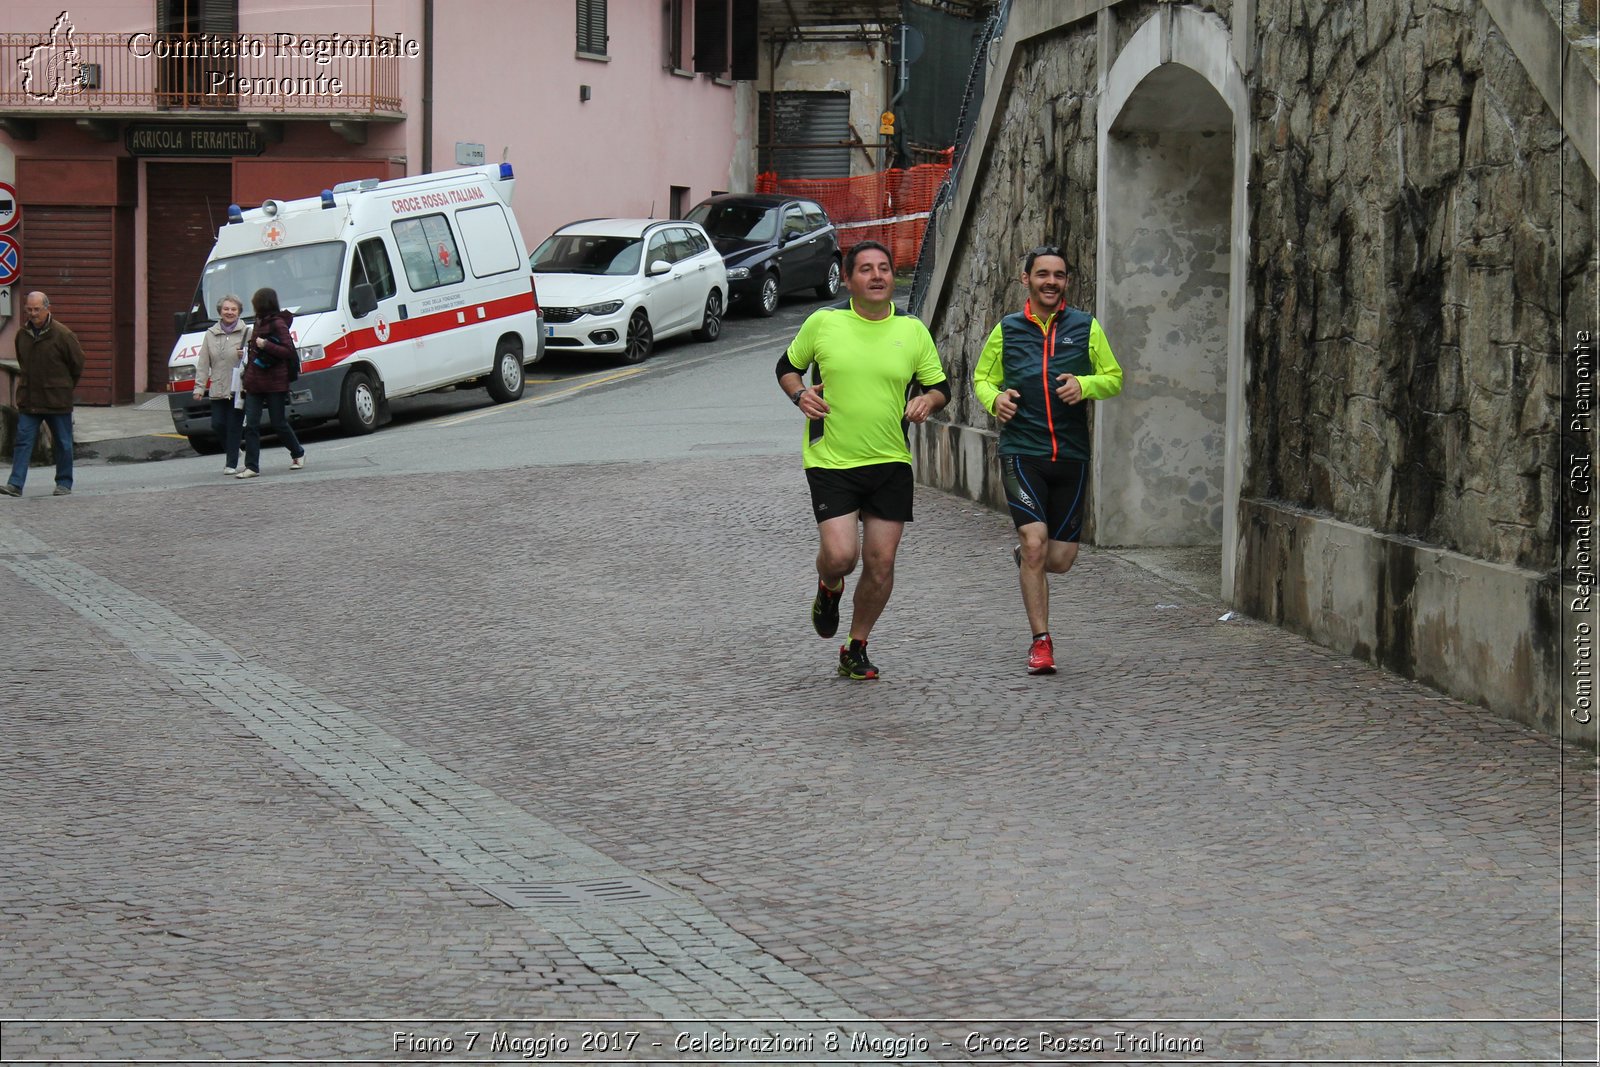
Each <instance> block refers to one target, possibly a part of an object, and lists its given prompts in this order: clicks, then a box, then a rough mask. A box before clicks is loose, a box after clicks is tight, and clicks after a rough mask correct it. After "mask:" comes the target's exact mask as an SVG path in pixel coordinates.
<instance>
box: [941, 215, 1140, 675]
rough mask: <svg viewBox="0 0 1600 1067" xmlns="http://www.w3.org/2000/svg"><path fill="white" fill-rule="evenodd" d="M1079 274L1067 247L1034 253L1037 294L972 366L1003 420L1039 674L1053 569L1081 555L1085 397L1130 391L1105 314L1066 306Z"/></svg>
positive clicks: (1003, 459) (978, 386) (1049, 650)
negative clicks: (1071, 267)
mask: <svg viewBox="0 0 1600 1067" xmlns="http://www.w3.org/2000/svg"><path fill="white" fill-rule="evenodd" d="M1070 278H1071V274H1070V272H1069V271H1068V269H1067V261H1066V259H1065V257H1064V256H1063V255H1062V253H1061V249H1059V248H1057V247H1055V246H1054V245H1049V246H1045V247H1041V248H1035V249H1034V250H1033V251H1031V252H1029V253H1028V254H1027V256H1026V257H1024V259H1023V261H1022V284H1023V285H1024V286H1025V287H1026V288H1027V290H1028V301H1027V303H1026V304H1024V305H1023V307H1022V310H1021V311H1017V312H1013V313H1011V314H1010V315H1007V316H1006V317H1005V318H1003V319H1001V320H1000V324H999V325H998V326H996V327H995V328H994V330H993V331H992V332H991V333H990V334H989V339H988V340H987V341H986V342H984V346H983V354H982V355H981V356H979V357H978V363H977V366H976V367H974V368H973V372H972V390H973V392H974V393H975V394H977V397H978V400H979V402H980V403H982V404H983V406H984V408H985V409H986V410H988V411H989V413H990V414H992V415H993V416H994V417H995V418H997V419H999V420H1000V447H999V453H1000V473H1001V475H1002V477H1003V479H1004V481H1005V486H1006V503H1007V504H1008V505H1009V506H1010V509H1011V521H1012V523H1013V524H1015V526H1016V528H1017V540H1018V542H1019V543H1018V545H1017V550H1016V560H1017V566H1018V568H1019V571H1020V579H1019V580H1020V582H1021V585H1022V606H1023V608H1024V609H1025V610H1026V611H1027V614H1028V625H1029V627H1030V628H1031V629H1032V631H1033V645H1032V647H1031V648H1030V649H1029V651H1028V673H1029V674H1054V673H1055V670H1056V660H1055V643H1054V642H1053V641H1052V640H1051V638H1050V584H1049V582H1048V580H1047V579H1046V578H1045V573H1046V572H1047V571H1048V572H1049V573H1051V574H1065V573H1066V572H1067V570H1068V569H1069V568H1071V566H1072V564H1073V562H1074V561H1075V560H1076V559H1077V558H1078V534H1079V532H1080V531H1081V530H1082V528H1083V491H1084V486H1085V484H1086V482H1087V478H1088V471H1089V417H1088V412H1087V407H1088V405H1086V404H1085V403H1084V401H1085V400H1104V399H1106V398H1108V397H1113V396H1116V395H1117V394H1118V393H1120V392H1122V368H1121V367H1120V366H1118V365H1117V361H1116V358H1115V357H1114V356H1112V354H1111V346H1110V345H1109V344H1107V343H1106V335H1105V333H1104V332H1103V331H1102V330H1101V329H1100V323H1099V322H1098V321H1096V320H1095V318H1094V316H1093V315H1090V314H1089V313H1088V312H1087V311H1079V310H1077V309H1076V308H1069V307H1066V306H1065V305H1064V301H1065V299H1066V292H1067V282H1068V281H1069V280H1070Z"/></svg>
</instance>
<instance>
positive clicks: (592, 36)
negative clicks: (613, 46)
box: [578, 0, 607, 56]
mask: <svg viewBox="0 0 1600 1067" xmlns="http://www.w3.org/2000/svg"><path fill="white" fill-rule="evenodd" d="M606 39H607V34H606V0H578V52H579V53H580V54H582V55H590V56H603V55H606V54H607V53H606Z"/></svg>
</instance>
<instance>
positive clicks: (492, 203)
mask: <svg viewBox="0 0 1600 1067" xmlns="http://www.w3.org/2000/svg"><path fill="white" fill-rule="evenodd" d="M515 184H516V182H515V177H514V175H513V174H512V170H511V165H510V164H509V163H501V164H499V165H489V166H483V167H470V168H467V169H464V170H454V171H446V172H442V173H438V174H422V175H417V176H415V177H410V178H396V179H393V180H391V181H386V182H380V181H377V180H376V179H368V180H366V181H361V182H349V183H346V184H344V185H339V186H336V187H335V188H333V189H331V190H326V191H324V192H323V193H322V195H321V196H318V197H308V198H306V199H303V200H288V201H276V200H268V201H266V202H265V203H264V204H262V205H261V206H260V207H258V208H252V209H251V210H249V211H241V210H240V209H239V208H238V207H237V206H234V207H232V208H230V209H229V211H228V224H227V225H225V226H223V227H222V228H221V229H220V230H219V231H218V233H217V244H216V247H215V248H213V249H212V250H211V254H210V256H209V257H207V259H206V266H205V272H204V274H203V275H202V277H201V279H200V286H199V289H198V291H197V292H196V294H195V302H194V305H193V306H192V307H190V309H189V310H188V312H186V313H180V314H179V315H178V333H179V335H180V336H179V339H178V343H177V345H176V346H175V347H174V349H173V352H172V357H171V359H170V360H169V362H168V374H167V380H168V389H169V390H170V391H171V395H170V397H169V401H170V404H171V408H172V421H173V424H174V425H175V426H176V427H177V430H178V432H179V433H181V434H184V435H186V436H187V437H188V438H189V441H190V443H191V444H193V445H194V447H195V449H196V450H197V451H200V452H207V453H211V452H216V451H219V450H220V448H221V446H222V442H220V441H218V440H216V437H215V435H214V434H213V432H212V428H211V408H210V404H209V402H208V401H204V400H200V401H196V400H195V399H194V398H193V390H194V386H195V381H194V377H195V362H196V357H197V356H198V354H199V352H200V342H201V339H202V338H203V337H204V335H205V331H206V330H207V329H208V328H209V327H210V326H211V325H212V323H213V322H214V321H215V319H216V314H217V303H218V301H220V300H221V299H222V298H223V297H224V296H228V295H230V294H231V295H234V296H237V297H238V298H239V299H240V300H242V301H243V302H244V314H245V316H246V318H247V319H248V318H249V316H251V315H252V311H251V308H250V298H251V295H252V294H253V293H254V292H255V291H256V290H257V289H261V288H271V289H275V290H277V293H278V303H279V304H280V305H281V306H282V307H283V308H284V309H285V310H288V311H292V312H294V326H293V330H294V335H295V344H296V346H297V347H298V348H299V350H300V363H301V372H300V377H299V379H298V380H297V381H295V382H294V383H293V384H292V385H291V386H290V387H289V414H290V419H291V420H292V421H293V422H294V423H295V424H297V425H309V424H313V423H319V422H325V421H329V420H333V419H337V420H338V421H339V424H340V425H341V426H343V427H344V429H345V430H346V431H347V432H351V433H370V432H372V431H373V430H374V429H376V428H377V427H378V425H379V424H380V423H381V422H382V421H384V420H385V418H386V416H387V410H386V408H387V405H386V402H387V401H388V400H389V399H392V398H395V397H402V396H411V395H414V394H417V393H425V392H430V391H434V390H439V389H446V388H459V387H468V386H474V385H482V386H485V387H486V388H487V389H488V392H489V396H490V397H491V398H492V399H493V400H495V401H496V402H499V403H505V402H507V401H511V400H515V399H517V398H518V397H520V396H521V395H522V389H523V367H524V366H525V365H531V364H533V363H536V362H538V360H539V358H540V357H541V356H542V355H543V354H544V321H543V316H542V314H541V312H540V310H539V305H538V299H537V295H536V293H535V291H534V283H533V278H532V276H531V275H530V274H529V273H528V250H527V247H526V245H525V244H524V242H523V240H522V231H521V230H520V229H519V228H518V226H517V220H516V216H515V215H513V214H512V211H511V193H512V189H513V188H514V187H515Z"/></svg>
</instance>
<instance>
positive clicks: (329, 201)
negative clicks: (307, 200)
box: [322, 189, 338, 211]
mask: <svg viewBox="0 0 1600 1067" xmlns="http://www.w3.org/2000/svg"><path fill="white" fill-rule="evenodd" d="M337 206H338V205H337V204H335V203H334V202H333V190H332V189H324V190H322V210H324V211H327V210H329V209H330V208H333V207H337Z"/></svg>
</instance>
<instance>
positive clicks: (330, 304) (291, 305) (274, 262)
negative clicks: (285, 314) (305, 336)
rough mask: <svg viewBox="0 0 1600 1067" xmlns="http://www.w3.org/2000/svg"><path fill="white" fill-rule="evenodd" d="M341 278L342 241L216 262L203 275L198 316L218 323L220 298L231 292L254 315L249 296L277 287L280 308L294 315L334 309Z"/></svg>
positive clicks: (252, 316)
mask: <svg viewBox="0 0 1600 1067" xmlns="http://www.w3.org/2000/svg"><path fill="white" fill-rule="evenodd" d="M343 276H344V245H343V244H342V243H341V242H339V241H329V242H327V243H326V244H315V245H296V246H294V247H293V248H269V249H267V250H265V251H263V252H249V253H246V254H245V255H242V256H229V257H228V258H227V259H217V260H212V261H211V262H210V263H207V264H206V272H205V274H204V275H203V276H202V277H201V279H200V308H199V310H198V311H197V314H198V315H201V316H204V318H205V319H206V320H209V321H215V316H216V314H217V301H219V300H221V299H222V298H223V297H225V296H229V295H232V296H236V297H238V298H239V299H240V300H241V301H243V302H244V317H245V318H246V319H251V318H254V317H255V312H254V311H252V310H251V308H250V298H251V296H253V295H254V294H255V291H256V290H257V289H276V290H277V291H278V306H279V307H281V308H283V309H284V310H285V311H292V312H294V313H295V314H296V315H311V314H314V313H316V312H318V311H332V310H333V308H334V307H335V305H337V304H338V302H339V279H340V278H342V277H343Z"/></svg>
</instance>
